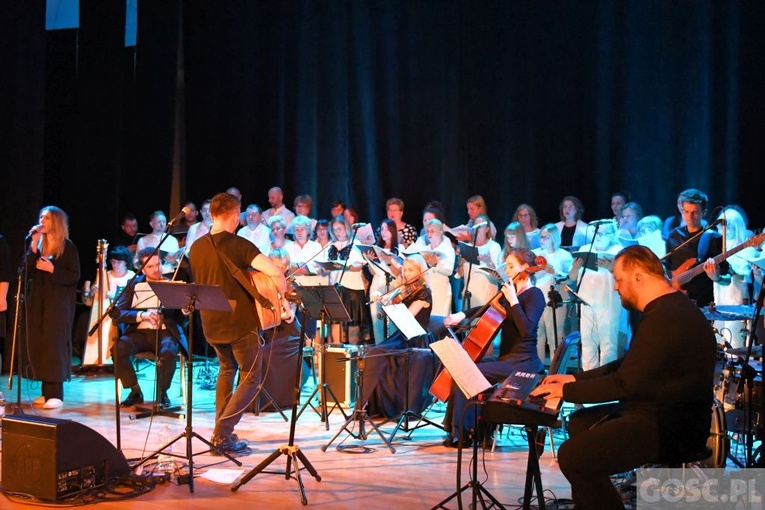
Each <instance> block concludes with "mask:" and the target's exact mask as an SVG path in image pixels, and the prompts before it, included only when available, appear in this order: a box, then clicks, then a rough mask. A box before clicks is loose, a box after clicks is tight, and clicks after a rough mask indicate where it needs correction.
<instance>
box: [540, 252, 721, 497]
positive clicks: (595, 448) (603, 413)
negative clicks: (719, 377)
mask: <svg viewBox="0 0 765 510" xmlns="http://www.w3.org/2000/svg"><path fill="white" fill-rule="evenodd" d="M614 280H615V284H614V288H615V289H616V291H617V292H618V293H619V296H620V297H621V300H622V305H623V306H624V307H625V308H627V309H630V310H638V311H640V312H642V315H641V318H640V322H639V323H638V327H637V328H636V330H635V333H634V336H633V337H632V344H631V347H630V350H629V351H628V352H627V354H625V355H624V357H623V358H620V359H618V360H616V361H614V362H611V363H609V364H607V365H603V366H601V367H598V368H595V369H593V370H588V371H586V372H582V373H580V374H577V375H576V376H573V375H564V374H561V375H553V376H550V377H547V378H546V379H545V380H544V381H543V384H542V385H540V386H539V387H538V388H537V389H536V390H534V391H533V392H532V395H548V396H550V397H561V396H562V397H563V399H565V400H566V401H568V402H574V403H578V404H585V403H593V404H602V405H598V406H592V407H587V408H583V409H580V410H579V411H576V412H575V413H574V414H573V415H571V418H570V422H569V428H568V430H569V434H570V439H569V440H568V441H566V442H565V443H563V444H562V445H561V447H560V449H559V451H558V463H559V465H560V469H561V472H562V473H563V474H564V475H565V476H566V478H567V479H568V480H569V482H570V483H571V492H572V496H573V498H574V502H575V503H576V505H577V508H580V509H585V510H586V509H598V510H607V509H612V508H614V509H620V508H623V504H622V501H621V498H620V496H619V494H618V493H617V491H616V489H615V488H614V486H613V484H612V483H611V480H610V479H609V475H611V474H615V473H623V472H625V471H628V470H630V469H633V468H636V467H639V466H642V465H643V464H647V463H656V462H668V461H669V460H670V459H682V458H683V456H684V455H688V454H691V453H698V452H699V451H701V450H702V449H703V447H704V446H705V444H706V441H707V438H708V437H709V426H710V422H711V416H712V413H711V406H712V383H713V381H712V379H713V378H714V367H715V355H716V343H715V336H714V333H713V332H712V328H710V327H709V324H708V323H707V321H706V319H705V318H704V315H703V314H702V313H701V311H700V310H699V309H698V308H697V307H696V306H695V305H694V304H693V302H692V301H691V300H689V299H688V298H687V297H686V296H684V295H683V294H682V293H681V292H678V291H676V290H675V289H674V288H672V286H671V285H670V284H669V282H668V281H667V280H666V278H665V276H664V268H663V267H662V264H661V262H660V261H659V259H658V257H656V255H654V254H653V252H652V251H651V250H650V249H648V248H646V247H644V246H630V247H628V248H625V249H624V250H622V251H621V252H619V254H618V255H617V256H616V258H615V260H614ZM605 402H611V403H605ZM614 402H615V403H614ZM603 403H605V404H603Z"/></svg>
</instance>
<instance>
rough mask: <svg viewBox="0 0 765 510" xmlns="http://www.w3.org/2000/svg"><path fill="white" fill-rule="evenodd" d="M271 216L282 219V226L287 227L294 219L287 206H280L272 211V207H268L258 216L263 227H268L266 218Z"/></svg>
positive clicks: (293, 214)
mask: <svg viewBox="0 0 765 510" xmlns="http://www.w3.org/2000/svg"><path fill="white" fill-rule="evenodd" d="M271 216H281V217H282V218H284V224H285V225H289V224H290V223H292V220H294V219H295V213H294V212H292V211H290V210H289V209H287V206H286V205H284V204H282V205H281V206H280V207H277V208H276V209H274V208H273V207H269V208H268V209H266V210H265V211H263V213H262V214H261V215H260V222H261V223H263V224H264V225H268V218H270V217H271Z"/></svg>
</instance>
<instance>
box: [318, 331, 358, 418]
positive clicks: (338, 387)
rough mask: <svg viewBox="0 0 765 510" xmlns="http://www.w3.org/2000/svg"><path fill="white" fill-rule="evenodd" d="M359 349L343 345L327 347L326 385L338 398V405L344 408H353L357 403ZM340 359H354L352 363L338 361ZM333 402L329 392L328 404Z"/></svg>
mask: <svg viewBox="0 0 765 510" xmlns="http://www.w3.org/2000/svg"><path fill="white" fill-rule="evenodd" d="M357 356H358V347H357V346H355V345H341V346H339V347H327V351H326V353H325V357H326V362H327V372H326V377H327V380H326V383H327V384H329V387H330V389H331V390H332V392H333V393H334V394H335V397H337V400H338V404H340V405H341V406H343V407H353V405H354V404H355V403H356V358H357ZM340 358H352V359H351V360H350V361H338V360H339V359H340ZM332 401H333V398H332V395H330V394H329V392H327V403H330V402H332Z"/></svg>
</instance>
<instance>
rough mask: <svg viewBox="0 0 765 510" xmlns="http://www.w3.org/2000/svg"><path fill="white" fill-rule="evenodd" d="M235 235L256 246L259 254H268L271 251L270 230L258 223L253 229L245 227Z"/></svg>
mask: <svg viewBox="0 0 765 510" xmlns="http://www.w3.org/2000/svg"><path fill="white" fill-rule="evenodd" d="M236 235H238V236H239V237H244V238H245V239H247V240H248V241H250V242H251V243H252V244H254V245H255V246H257V247H258V249H259V250H260V252H261V253H268V252H269V251H270V250H271V229H270V228H268V226H267V225H263V224H262V223H260V224H258V226H256V227H255V228H254V229H253V228H250V226H249V225H245V226H244V227H242V228H240V229H239V231H238V232H237V233H236Z"/></svg>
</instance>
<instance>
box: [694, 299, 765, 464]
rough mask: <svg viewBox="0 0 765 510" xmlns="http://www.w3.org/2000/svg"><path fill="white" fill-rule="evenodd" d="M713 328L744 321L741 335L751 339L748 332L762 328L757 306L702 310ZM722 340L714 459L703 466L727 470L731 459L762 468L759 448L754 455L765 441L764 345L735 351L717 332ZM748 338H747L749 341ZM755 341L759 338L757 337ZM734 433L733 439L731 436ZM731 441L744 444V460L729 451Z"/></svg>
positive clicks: (716, 386)
mask: <svg viewBox="0 0 765 510" xmlns="http://www.w3.org/2000/svg"><path fill="white" fill-rule="evenodd" d="M701 311H702V312H703V313H704V316H705V317H706V318H707V320H709V321H710V323H711V324H712V325H713V329H715V328H714V322H715V321H725V322H734V321H743V322H744V328H743V330H742V334H745V335H746V337H748V336H749V335H748V333H749V328H750V327H755V326H759V324H756V323H759V322H761V321H754V320H753V319H754V314H755V307H754V305H719V306H715V305H711V306H709V307H704V308H702V309H701ZM715 334H716V335H718V336H719V337H721V342H718V346H719V351H718V360H719V362H720V365H719V368H718V369H717V370H716V371H715V381H714V392H715V393H714V394H715V399H714V404H713V406H712V426H711V430H710V438H709V441H708V443H707V446H709V448H710V449H711V450H712V456H711V457H710V458H709V459H707V461H706V462H705V463H704V464H705V465H706V466H707V467H724V466H725V463H726V459H730V460H731V461H732V462H733V463H735V464H736V465H737V466H739V467H759V464H760V463H761V462H765V459H763V458H761V455H760V453H761V452H760V448H757V451H755V452H752V449H753V445H754V442H755V441H759V442H760V443H762V442H763V441H764V440H765V401H764V400H763V385H762V373H763V372H762V368H763V367H762V361H759V360H755V358H758V359H762V345H751V342H745V344H748V345H745V346H744V347H735V348H734V347H732V346H731V343H730V341H731V340H732V339H731V338H726V336H725V334H724V331H718V330H717V329H715ZM746 337H745V338H746ZM755 337H756V335H755ZM729 433H731V434H732V435H730V434H729ZM731 437H733V438H734V439H736V441H737V442H738V443H743V445H744V450H745V455H744V457H745V458H744V460H743V461H742V460H741V459H739V458H738V456H737V455H732V454H731V453H730V451H729V449H730V440H731Z"/></svg>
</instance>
